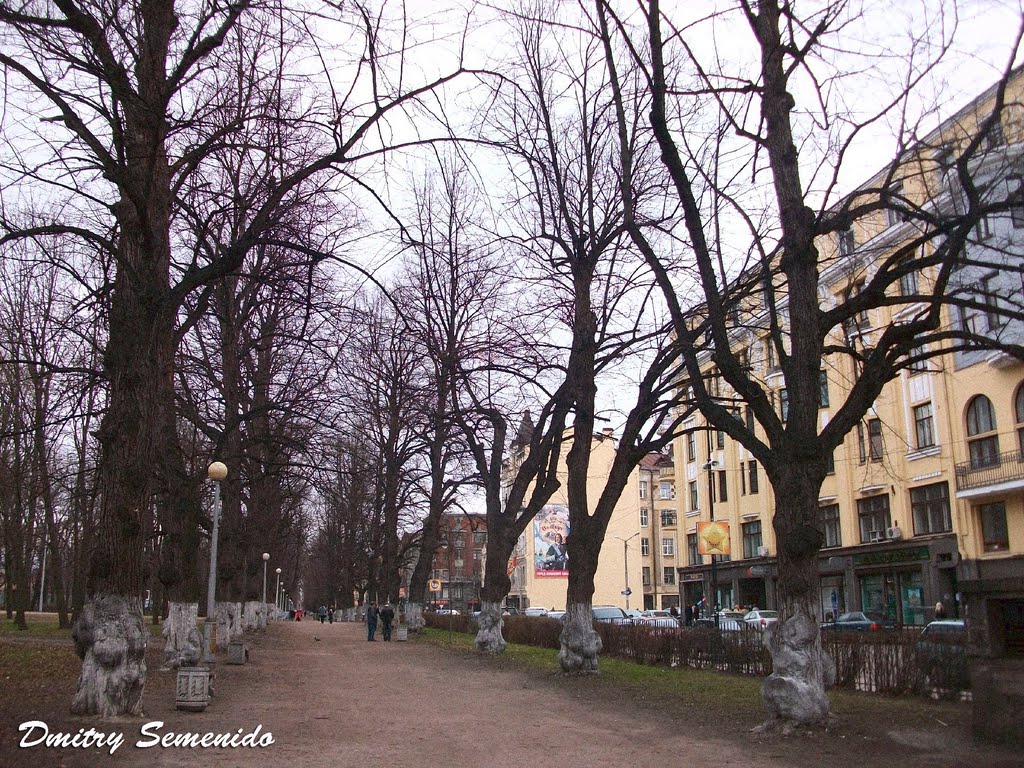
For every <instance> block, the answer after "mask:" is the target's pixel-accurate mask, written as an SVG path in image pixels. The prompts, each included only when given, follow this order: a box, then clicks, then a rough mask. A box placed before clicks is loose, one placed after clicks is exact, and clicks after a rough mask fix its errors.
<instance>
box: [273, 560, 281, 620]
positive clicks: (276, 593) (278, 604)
mask: <svg viewBox="0 0 1024 768" xmlns="http://www.w3.org/2000/svg"><path fill="white" fill-rule="evenodd" d="M274 608H275V609H277V610H281V569H280V568H278V569H277V589H276V590H275V591H274Z"/></svg>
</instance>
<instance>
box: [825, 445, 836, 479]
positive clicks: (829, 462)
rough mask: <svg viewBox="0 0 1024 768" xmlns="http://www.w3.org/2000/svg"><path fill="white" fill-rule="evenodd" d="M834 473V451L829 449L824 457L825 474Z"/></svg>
mask: <svg viewBox="0 0 1024 768" xmlns="http://www.w3.org/2000/svg"><path fill="white" fill-rule="evenodd" d="M835 473H836V453H835V451H829V454H828V456H826V457H825V474H826V475H834V474H835Z"/></svg>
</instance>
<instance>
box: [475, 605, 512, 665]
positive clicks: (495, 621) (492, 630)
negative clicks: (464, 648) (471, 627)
mask: <svg viewBox="0 0 1024 768" xmlns="http://www.w3.org/2000/svg"><path fill="white" fill-rule="evenodd" d="M504 625H505V623H504V621H502V618H501V602H500V601H499V602H494V601H493V600H486V599H484V600H481V601H480V616H479V618H478V619H477V630H476V641H475V642H476V649H477V650H478V651H480V652H481V653H491V654H494V653H501V652H502V651H504V650H505V638H504V637H502V634H501V630H502V628H503V627H504Z"/></svg>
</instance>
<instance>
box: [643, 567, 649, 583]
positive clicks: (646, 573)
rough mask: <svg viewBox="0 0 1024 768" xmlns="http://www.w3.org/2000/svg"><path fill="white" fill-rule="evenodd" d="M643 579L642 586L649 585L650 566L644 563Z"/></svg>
mask: <svg viewBox="0 0 1024 768" xmlns="http://www.w3.org/2000/svg"><path fill="white" fill-rule="evenodd" d="M643 580H644V586H645V587H649V586H651V567H650V566H649V565H645V566H644V570H643Z"/></svg>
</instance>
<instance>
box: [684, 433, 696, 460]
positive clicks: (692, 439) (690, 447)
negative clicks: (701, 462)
mask: <svg viewBox="0 0 1024 768" xmlns="http://www.w3.org/2000/svg"><path fill="white" fill-rule="evenodd" d="M686 460H687V461H696V460H697V434H696V433H695V432H687V433H686Z"/></svg>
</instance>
